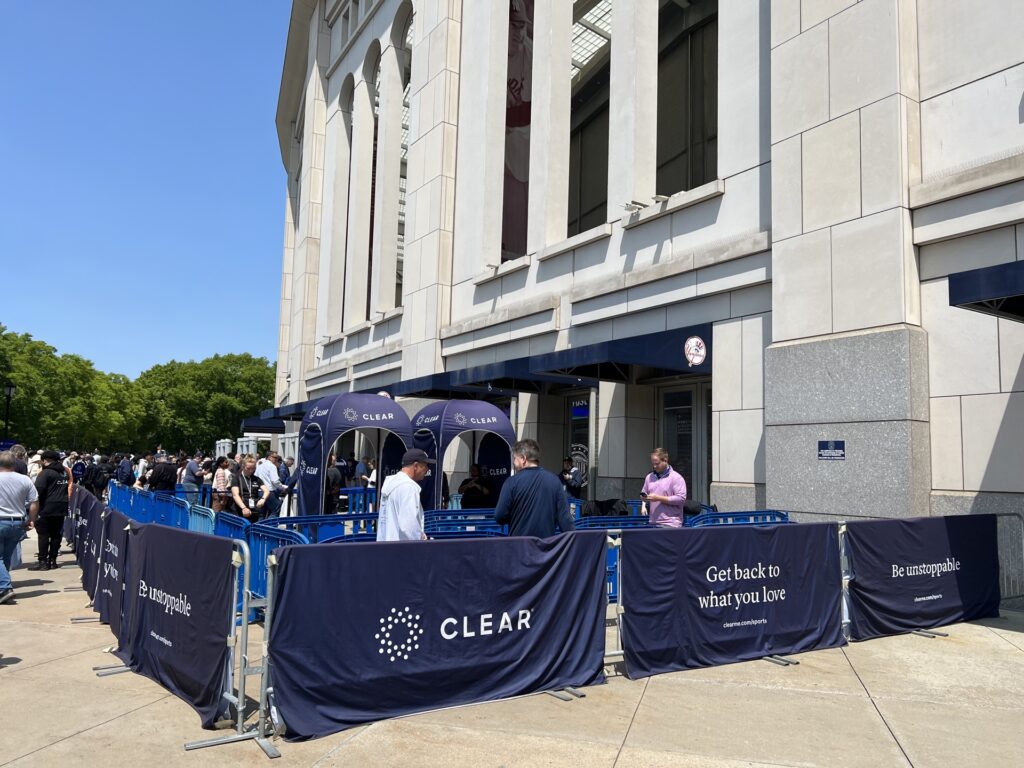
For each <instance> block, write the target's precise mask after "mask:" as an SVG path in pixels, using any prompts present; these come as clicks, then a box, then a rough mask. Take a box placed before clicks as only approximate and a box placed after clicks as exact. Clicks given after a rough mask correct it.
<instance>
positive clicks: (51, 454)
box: [43, 451, 60, 461]
mask: <svg viewBox="0 0 1024 768" xmlns="http://www.w3.org/2000/svg"><path fill="white" fill-rule="evenodd" d="M47 459H48V460H50V461H60V454H59V453H57V451H43V461H46V460H47Z"/></svg>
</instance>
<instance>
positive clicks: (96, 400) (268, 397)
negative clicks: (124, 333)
mask: <svg viewBox="0 0 1024 768" xmlns="http://www.w3.org/2000/svg"><path fill="white" fill-rule="evenodd" d="M5 382H11V383H12V384H14V385H15V387H16V388H17V389H16V391H15V395H14V397H13V398H12V400H11V410H10V430H9V437H11V438H12V439H16V440H17V441H18V442H20V443H23V444H25V445H27V446H29V447H31V448H59V449H85V450H90V451H91V450H94V449H100V450H101V451H112V450H123V451H139V450H142V449H145V448H155V447H156V446H157V445H162V446H163V447H164V448H166V449H167V450H187V451H193V450H197V449H204V450H210V449H212V448H213V444H214V443H215V442H216V441H217V440H219V439H221V438H226V437H229V438H235V437H237V436H238V427H239V424H240V423H241V421H242V419H244V418H246V417H247V416H254V415H257V414H258V413H259V412H260V411H262V410H264V409H265V408H267V407H269V405H270V404H271V401H272V398H273V394H274V365H273V364H272V363H271V362H269V361H268V360H267V359H266V358H263V357H253V356H252V355H250V354H240V355H214V356H213V357H208V358H206V359H205V360H201V361H199V362H195V361H191V360H190V361H188V362H178V361H175V360H172V361H171V362H169V363H164V364H163V365H156V366H153V367H152V368H150V369H148V370H146V371H143V372H142V373H141V374H140V375H139V377H138V378H137V379H135V380H134V381H132V380H131V379H129V378H128V377H127V376H123V375H121V374H117V373H103V372H102V371H97V370H96V369H95V367H94V366H93V364H92V363H91V362H90V361H89V360H86V359H85V358H83V357H80V356H78V355H73V354H65V355H60V354H57V350H56V349H55V348H53V347H51V346H50V345H49V344H46V343H45V342H42V341H38V340H36V339H33V338H32V336H31V335H29V334H17V333H11V332H8V331H7V329H6V327H5V326H3V325H2V324H0V384H2V383H5ZM0 407H3V403H0Z"/></svg>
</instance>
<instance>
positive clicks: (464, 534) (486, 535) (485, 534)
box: [427, 529, 505, 539]
mask: <svg viewBox="0 0 1024 768" xmlns="http://www.w3.org/2000/svg"><path fill="white" fill-rule="evenodd" d="M427 536H429V537H430V538H432V539H493V538H496V537H502V536H505V534H504V533H503V532H501V531H487V530H482V529H476V530H467V531H457V530H456V531H427Z"/></svg>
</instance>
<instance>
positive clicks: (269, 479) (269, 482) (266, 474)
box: [256, 451, 284, 517]
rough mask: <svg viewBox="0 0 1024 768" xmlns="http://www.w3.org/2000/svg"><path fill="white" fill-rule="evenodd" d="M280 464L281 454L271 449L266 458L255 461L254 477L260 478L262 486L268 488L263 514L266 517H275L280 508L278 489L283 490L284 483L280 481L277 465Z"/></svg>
mask: <svg viewBox="0 0 1024 768" xmlns="http://www.w3.org/2000/svg"><path fill="white" fill-rule="evenodd" d="M280 466H281V454H279V453H275V452H274V451H271V452H270V453H268V454H267V458H265V459H260V460H259V461H258V462H257V463H256V477H258V478H259V479H260V481H261V482H262V483H263V485H264V487H266V488H269V489H270V496H269V497H268V498H267V500H266V502H264V503H265V508H264V514H265V515H266V516H267V517H277V513H278V511H279V510H280V509H281V497H280V496H278V494H277V492H278V491H283V490H284V483H282V482H281V474H280V472H279V471H278V467H280Z"/></svg>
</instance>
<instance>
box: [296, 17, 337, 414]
mask: <svg viewBox="0 0 1024 768" xmlns="http://www.w3.org/2000/svg"><path fill="white" fill-rule="evenodd" d="M312 16H313V17H312V20H311V21H310V25H309V44H308V64H307V67H306V94H305V112H304V114H303V117H302V147H301V150H302V151H301V175H300V188H299V191H298V205H299V209H298V218H297V220H296V222H295V223H296V234H295V248H294V251H293V258H292V270H291V274H292V276H291V307H290V309H291V320H290V328H289V351H288V373H289V374H290V375H291V382H290V385H289V398H290V401H291V402H296V401H299V400H303V399H305V396H306V383H305V373H306V371H308V370H309V369H310V368H312V367H313V360H314V354H315V342H316V338H315V336H316V324H317V319H316V315H317V309H316V298H317V294H318V288H319V271H320V234H321V233H320V227H321V219H322V209H323V192H324V190H323V176H324V148H325V144H326V142H325V139H326V131H327V128H326V123H327V105H326V99H325V93H326V79H325V77H324V73H325V71H326V68H327V64H328V59H329V57H330V46H331V38H330V30H329V29H328V27H327V24H326V22H325V21H324V19H323V9H322V8H321V7H320V5H319V4H318V5H317V6H316V7H315V8H314V10H313V15H312Z"/></svg>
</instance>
